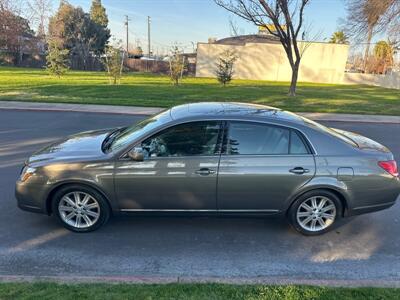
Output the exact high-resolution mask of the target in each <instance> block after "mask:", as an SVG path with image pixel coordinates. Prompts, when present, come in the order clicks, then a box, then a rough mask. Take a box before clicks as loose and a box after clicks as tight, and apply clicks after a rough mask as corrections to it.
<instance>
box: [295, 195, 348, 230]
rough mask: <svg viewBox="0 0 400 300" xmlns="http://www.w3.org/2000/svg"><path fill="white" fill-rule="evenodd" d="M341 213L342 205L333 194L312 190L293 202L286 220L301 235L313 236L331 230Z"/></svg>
mask: <svg viewBox="0 0 400 300" xmlns="http://www.w3.org/2000/svg"><path fill="white" fill-rule="evenodd" d="M313 199H314V200H313ZM324 201H325V202H324ZM323 202H324V203H323ZM322 203H323V206H321V205H322ZM342 212H343V206H342V203H341V201H340V199H339V198H338V197H337V196H336V195H335V194H334V193H332V192H329V191H327V190H314V191H310V192H307V193H304V194H303V195H301V196H300V197H299V198H297V199H296V200H295V201H294V202H293V204H292V206H291V207H290V208H289V211H288V219H289V222H290V224H291V225H292V226H293V228H294V229H296V230H297V231H298V232H300V233H301V234H304V235H308V236H314V235H320V234H323V233H325V232H328V231H329V230H331V229H332V228H333V227H334V225H335V223H336V222H337V220H338V219H339V218H340V217H341V216H342ZM328 215H329V217H328ZM323 224H324V225H323ZM313 225H314V226H313Z"/></svg>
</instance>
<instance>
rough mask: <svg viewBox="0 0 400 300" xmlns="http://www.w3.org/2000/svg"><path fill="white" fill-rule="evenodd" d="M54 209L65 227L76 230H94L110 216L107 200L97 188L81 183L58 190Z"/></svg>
mask: <svg viewBox="0 0 400 300" xmlns="http://www.w3.org/2000/svg"><path fill="white" fill-rule="evenodd" d="M77 199H78V201H77ZM77 203H78V205H77ZM52 211H53V214H54V215H55V217H56V218H57V219H58V221H59V222H60V223H61V224H62V225H63V226H64V227H65V228H67V229H69V230H71V231H74V232H90V231H94V230H96V229H98V228H100V227H101V226H102V225H104V224H105V223H106V222H107V221H108V219H109V218H110V207H109V205H108V203H107V200H106V199H105V198H104V197H103V196H102V195H101V194H100V193H99V192H97V191H96V190H94V189H92V188H90V187H87V186H83V185H79V184H74V185H68V186H65V187H62V188H60V189H59V190H58V191H56V193H55V194H54V197H53V199H52ZM71 216H72V217H71Z"/></svg>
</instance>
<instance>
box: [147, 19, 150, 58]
mask: <svg viewBox="0 0 400 300" xmlns="http://www.w3.org/2000/svg"><path fill="white" fill-rule="evenodd" d="M150 24H151V18H150V16H148V17H147V41H148V47H149V48H148V55H149V58H150V56H151V39H150Z"/></svg>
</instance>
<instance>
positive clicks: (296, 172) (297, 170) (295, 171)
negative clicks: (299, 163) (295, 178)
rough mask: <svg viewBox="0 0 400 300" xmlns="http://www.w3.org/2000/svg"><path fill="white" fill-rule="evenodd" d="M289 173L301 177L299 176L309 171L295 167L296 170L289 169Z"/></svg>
mask: <svg viewBox="0 0 400 300" xmlns="http://www.w3.org/2000/svg"><path fill="white" fill-rule="evenodd" d="M289 172H290V173H293V174H299V175H301V174H304V173H308V172H310V170H309V169H304V168H302V167H296V168H293V169H290V170H289Z"/></svg>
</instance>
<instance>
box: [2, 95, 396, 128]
mask: <svg viewBox="0 0 400 300" xmlns="http://www.w3.org/2000/svg"><path fill="white" fill-rule="evenodd" d="M0 109H12V110H38V111H69V112H91V113H113V114H129V115H151V114H155V113H157V112H159V111H161V110H163V108H159V107H139V106H114V105H93V104H65V103H38V102H20V101H0ZM298 114H299V115H302V116H304V117H306V118H309V119H312V120H315V121H339V122H365V123H380V124H382V123H388V124H400V116H382V115H355V114H334V113H298Z"/></svg>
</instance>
